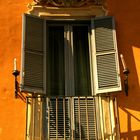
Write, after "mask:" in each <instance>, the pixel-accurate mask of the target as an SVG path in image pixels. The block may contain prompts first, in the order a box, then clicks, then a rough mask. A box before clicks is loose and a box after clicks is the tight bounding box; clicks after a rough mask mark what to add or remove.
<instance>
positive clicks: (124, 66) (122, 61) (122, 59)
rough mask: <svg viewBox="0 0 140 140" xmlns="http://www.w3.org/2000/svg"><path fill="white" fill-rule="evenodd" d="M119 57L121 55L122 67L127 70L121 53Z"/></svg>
mask: <svg viewBox="0 0 140 140" xmlns="http://www.w3.org/2000/svg"><path fill="white" fill-rule="evenodd" d="M120 57H121V61H122V65H123V69H124V70H127V66H126V63H125V60H124V57H123V55H122V54H121V55H120Z"/></svg>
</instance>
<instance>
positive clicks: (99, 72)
mask: <svg viewBox="0 0 140 140" xmlns="http://www.w3.org/2000/svg"><path fill="white" fill-rule="evenodd" d="M91 23H92V49H93V54H94V55H93V61H94V65H93V69H94V88H95V94H98V93H108V92H114V91H120V90H121V84H120V73H119V61H118V52H117V43H116V32H115V26H114V19H113V18H112V17H109V16H107V17H102V18H94V19H92V22H91Z"/></svg>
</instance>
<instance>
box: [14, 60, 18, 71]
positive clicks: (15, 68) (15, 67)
mask: <svg viewBox="0 0 140 140" xmlns="http://www.w3.org/2000/svg"><path fill="white" fill-rule="evenodd" d="M16 70H17V59H16V58H14V71H16Z"/></svg>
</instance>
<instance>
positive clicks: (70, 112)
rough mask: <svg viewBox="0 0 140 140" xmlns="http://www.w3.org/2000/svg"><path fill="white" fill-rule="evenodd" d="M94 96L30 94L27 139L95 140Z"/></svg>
mask: <svg viewBox="0 0 140 140" xmlns="http://www.w3.org/2000/svg"><path fill="white" fill-rule="evenodd" d="M96 130H97V126H96V114H95V97H35V98H33V97H28V98H27V125H26V140H95V139H97V135H96Z"/></svg>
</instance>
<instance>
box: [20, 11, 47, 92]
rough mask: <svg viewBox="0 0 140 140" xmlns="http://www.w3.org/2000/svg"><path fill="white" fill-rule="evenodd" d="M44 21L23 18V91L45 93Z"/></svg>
mask: <svg viewBox="0 0 140 140" xmlns="http://www.w3.org/2000/svg"><path fill="white" fill-rule="evenodd" d="M43 61H44V20H43V19H41V18H39V17H33V16H31V15H27V14H25V15H24V16H23V46H22V68H21V91H26V92H30V93H31V92H34V93H38V94H42V93H43V89H44V87H43V83H44V80H43V74H44V66H43Z"/></svg>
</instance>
